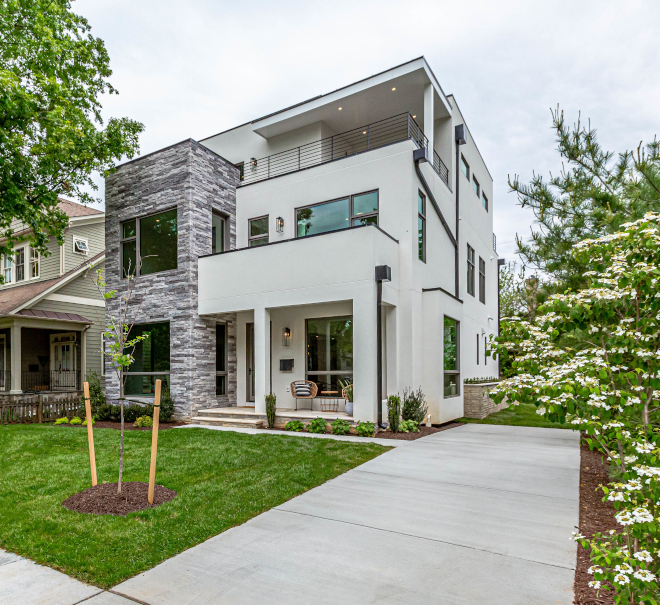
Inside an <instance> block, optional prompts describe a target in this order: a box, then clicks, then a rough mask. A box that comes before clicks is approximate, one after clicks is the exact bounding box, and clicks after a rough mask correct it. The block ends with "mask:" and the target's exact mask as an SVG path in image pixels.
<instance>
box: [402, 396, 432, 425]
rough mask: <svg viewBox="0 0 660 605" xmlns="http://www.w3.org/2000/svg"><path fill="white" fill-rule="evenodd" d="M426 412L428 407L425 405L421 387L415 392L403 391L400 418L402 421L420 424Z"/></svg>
mask: <svg viewBox="0 0 660 605" xmlns="http://www.w3.org/2000/svg"><path fill="white" fill-rule="evenodd" d="M428 411H429V406H428V405H426V400H425V398H424V393H423V392H422V387H420V388H419V389H417V391H412V390H408V389H403V411H402V412H401V416H402V417H403V419H404V420H414V421H415V422H416V423H417V424H422V422H424V420H425V419H426V414H427V412H428Z"/></svg>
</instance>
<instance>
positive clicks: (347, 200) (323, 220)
mask: <svg viewBox="0 0 660 605" xmlns="http://www.w3.org/2000/svg"><path fill="white" fill-rule="evenodd" d="M296 222H297V228H296V235H297V237H305V236H306V235H316V234H318V233H328V232H329V231H337V230H338V229H346V228H347V227H358V226H360V225H369V224H374V225H377V224H378V191H368V192H366V193H358V194H356V195H350V196H347V197H343V198H340V199H338V200H331V201H329V202H321V203H320V204H314V205H313V206H306V207H304V208H298V209H297V210H296Z"/></svg>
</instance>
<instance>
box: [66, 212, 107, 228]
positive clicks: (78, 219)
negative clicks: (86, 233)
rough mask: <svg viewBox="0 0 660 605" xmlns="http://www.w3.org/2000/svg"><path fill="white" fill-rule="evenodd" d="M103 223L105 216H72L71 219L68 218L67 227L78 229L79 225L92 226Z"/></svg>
mask: <svg viewBox="0 0 660 605" xmlns="http://www.w3.org/2000/svg"><path fill="white" fill-rule="evenodd" d="M104 221H105V214H91V215H87V216H72V217H71V218H69V225H70V226H71V227H79V226H80V225H93V224H94V223H103V222H104Z"/></svg>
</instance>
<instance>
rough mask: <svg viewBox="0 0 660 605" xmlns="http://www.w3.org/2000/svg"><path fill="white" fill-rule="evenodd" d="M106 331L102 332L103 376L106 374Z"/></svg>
mask: <svg viewBox="0 0 660 605" xmlns="http://www.w3.org/2000/svg"><path fill="white" fill-rule="evenodd" d="M105 350H106V349H105V332H101V376H105Z"/></svg>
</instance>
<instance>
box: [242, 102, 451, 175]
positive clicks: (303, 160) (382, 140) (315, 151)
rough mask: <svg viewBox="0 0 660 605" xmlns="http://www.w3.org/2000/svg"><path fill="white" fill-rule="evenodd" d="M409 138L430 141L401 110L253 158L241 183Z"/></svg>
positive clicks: (419, 142)
mask: <svg viewBox="0 0 660 605" xmlns="http://www.w3.org/2000/svg"><path fill="white" fill-rule="evenodd" d="M406 140H411V141H414V143H415V144H416V145H417V147H420V148H421V147H427V146H428V140H427V138H426V136H425V135H424V133H423V132H422V129H421V128H420V127H419V125H418V124H417V122H415V120H414V119H413V117H412V116H411V115H410V114H409V113H402V114H399V115H397V116H394V117H391V118H386V119H384V120H380V121H378V122H374V123H372V124H367V125H366V126H360V127H359V128H354V129H353V130H348V131H347V132H342V133H341V134H336V135H333V136H331V137H327V138H325V139H321V140H319V141H314V142H312V143H307V144H306V145H301V146H300V147H295V148H294V149H288V150H287V151H281V152H280V153H275V154H273V155H269V156H267V157H263V158H259V159H257V158H251V159H250V160H249V161H246V162H245V163H244V166H243V181H242V182H241V185H250V184H252V183H256V182H259V181H265V180H267V179H271V178H273V177H276V176H282V175H284V174H289V173H291V172H298V171H299V170H304V169H306V168H311V167H312V166H319V165H321V164H326V163H328V162H333V161H335V160H339V159H342V158H345V157H348V156H351V155H355V154H357V153H362V152H364V151H369V150H371V149H377V148H378V147H384V146H385V145H391V144H392V143H399V142H401V141H406ZM438 160H440V158H438ZM440 162H441V163H442V161H440ZM442 166H444V164H442ZM445 182H446V181H445Z"/></svg>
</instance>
